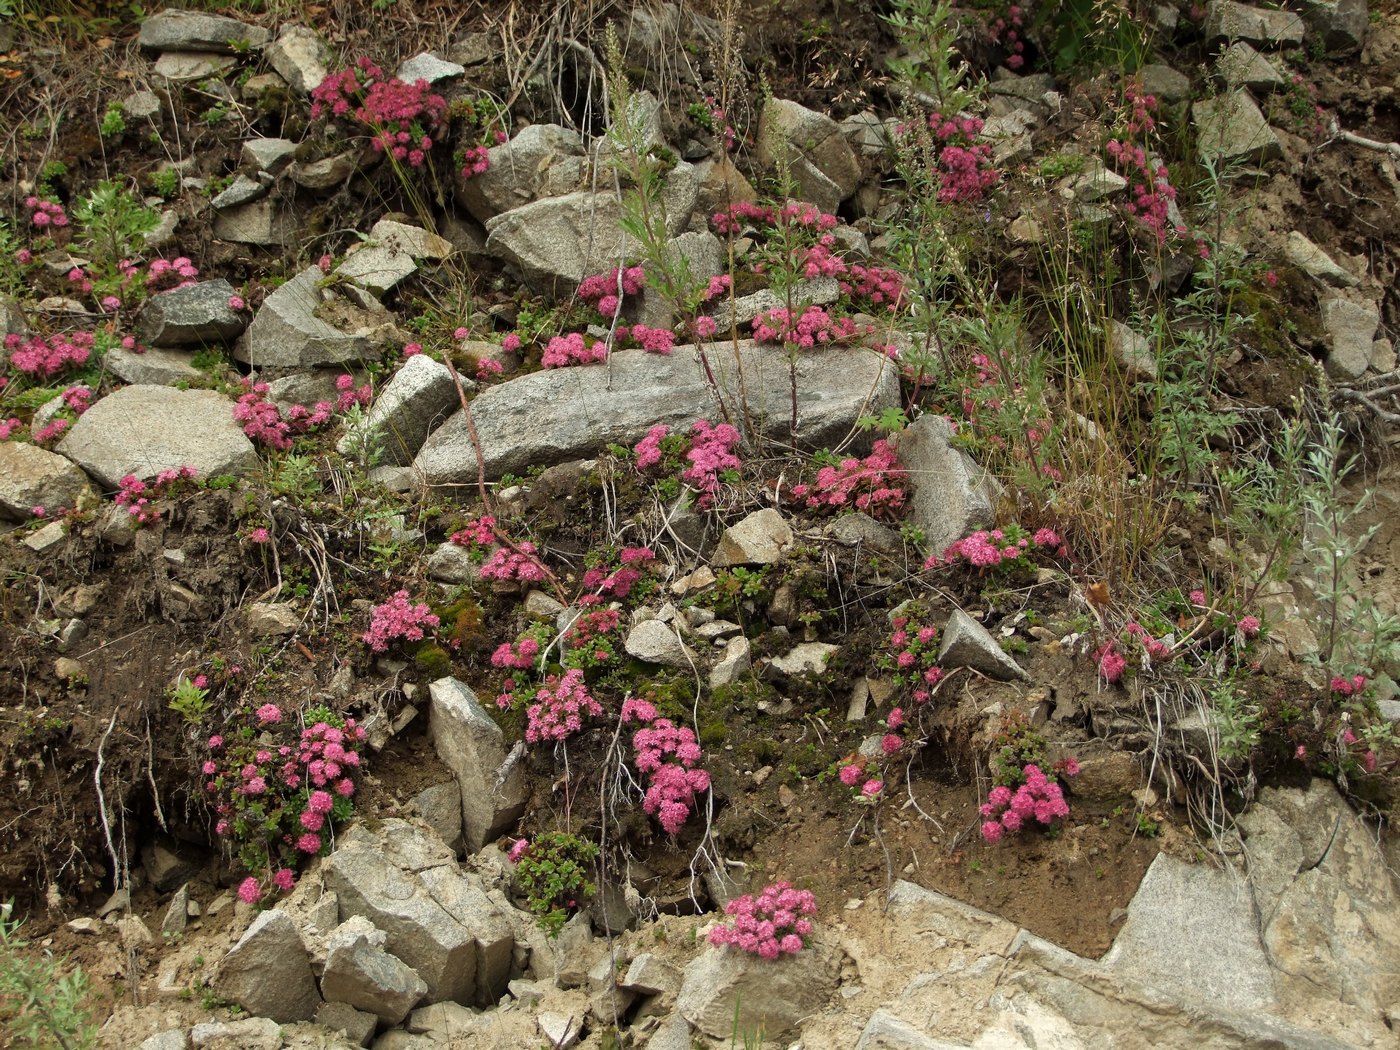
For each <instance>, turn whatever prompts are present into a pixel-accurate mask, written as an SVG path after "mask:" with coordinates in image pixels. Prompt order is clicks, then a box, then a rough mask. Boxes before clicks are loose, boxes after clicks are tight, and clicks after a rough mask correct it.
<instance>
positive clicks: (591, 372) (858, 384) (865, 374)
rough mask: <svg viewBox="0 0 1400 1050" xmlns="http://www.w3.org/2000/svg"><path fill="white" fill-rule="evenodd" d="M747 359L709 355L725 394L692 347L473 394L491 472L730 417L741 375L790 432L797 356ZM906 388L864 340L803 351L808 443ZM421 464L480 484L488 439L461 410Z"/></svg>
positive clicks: (801, 440) (765, 425) (801, 396)
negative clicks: (792, 364) (470, 426)
mask: <svg viewBox="0 0 1400 1050" xmlns="http://www.w3.org/2000/svg"><path fill="white" fill-rule="evenodd" d="M254 323H255V324H256V322H254ZM735 358H736V354H735V353H734V352H733V350H731V349H730V348H729V347H726V348H725V349H724V350H723V352H722V353H720V352H713V351H712V352H710V353H709V354H708V355H707V360H708V364H709V367H710V369H711V371H712V373H713V374H714V376H715V381H716V385H717V386H718V391H719V396H718V398H717V397H716V391H715V389H714V388H712V387H711V386H710V384H709V383H708V381H707V380H706V378H705V374H704V370H703V368H702V366H701V361H700V355H699V351H698V350H697V349H696V348H695V347H688V346H683V347H677V348H676V349H675V351H673V352H672V353H671V355H670V356H669V357H660V356H657V355H656V354H648V353H645V352H644V351H641V350H625V351H622V352H620V353H616V354H614V355H613V356H612V360H611V362H610V364H609V366H608V367H607V368H599V367H576V368H562V369H551V370H546V371H541V372H535V373H532V374H530V375H526V376H521V377H519V378H517V379H513V380H511V381H510V382H508V383H502V384H500V385H498V386H493V387H491V388H490V389H488V390H486V391H485V392H484V393H482V394H481V395H479V396H478V397H477V398H476V400H475V401H473V402H472V418H473V420H474V422H475V424H476V432H477V436H478V438H479V439H480V441H481V450H482V453H483V455H484V457H485V463H484V469H485V473H486V477H487V478H498V477H500V476H501V475H502V474H506V473H515V474H524V473H525V471H526V470H527V469H528V468H529V467H530V466H532V465H539V466H544V465H550V464H553V463H558V462H562V461H564V460H568V459H581V458H585V457H587V456H588V455H589V454H591V453H593V452H596V451H597V450H598V449H600V448H602V447H603V446H605V445H607V444H608V443H610V442H616V443H617V444H627V445H631V444H634V443H636V442H637V441H640V440H641V439H642V437H643V436H645V434H646V432H647V431H648V430H649V429H650V428H651V427H652V426H653V425H654V424H656V423H666V424H668V425H670V426H671V427H673V428H684V427H689V426H690V424H691V423H692V422H694V421H695V420H696V419H710V420H722V419H723V418H724V416H725V411H724V409H722V408H721V404H722V405H724V406H725V408H727V409H728V411H729V414H730V415H731V416H732V417H733V418H742V416H743V414H742V412H741V410H740V407H739V397H738V392H739V380H740V375H741V374H742V378H743V382H744V388H745V392H746V395H747V402H748V409H749V417H750V418H751V419H753V420H754V422H755V425H756V426H757V427H759V428H762V429H766V430H769V431H772V432H775V433H781V434H782V435H783V436H784V437H786V436H787V431H788V427H789V419H790V416H791V412H792V406H791V401H790V386H789V383H790V376H789V371H788V368H789V363H788V357H787V355H786V354H784V353H783V352H782V351H780V350H777V349H774V348H773V347H768V346H760V345H759V344H757V343H753V342H750V341H742V342H740V343H739V346H738V353H737V358H738V360H737V362H736V360H735ZM898 391H899V384H898V378H897V374H896V371H895V368H894V366H893V364H892V363H891V362H890V361H889V360H888V359H887V358H885V357H884V356H883V355H881V354H878V353H874V352H871V351H867V350H863V349H860V348H857V347H832V348H825V349H822V350H815V351H812V352H803V353H802V354H800V355H799V356H798V358H797V398H798V405H797V408H798V430H797V444H798V445H800V446H801V447H804V448H820V447H822V446H825V445H830V444H832V443H833V442H835V441H839V440H840V439H841V438H843V437H844V436H845V435H846V433H847V432H848V431H849V430H850V428H851V426H852V425H853V424H854V423H855V421H856V419H858V418H859V417H860V416H862V415H866V414H868V413H869V414H875V415H879V414H880V412H882V411H883V410H884V409H885V408H887V407H890V406H892V405H894V404H896V403H897V400H898ZM413 467H414V471H415V473H416V474H417V476H418V479H419V482H420V484H423V485H428V486H438V485H453V484H475V482H476V477H477V453H476V448H475V445H474V444H473V442H472V440H471V436H470V434H469V432H468V430H467V427H466V423H465V421H464V420H463V417H462V414H461V413H460V412H457V413H455V414H454V415H453V416H452V417H451V418H450V419H449V420H448V421H447V422H446V423H445V424H444V425H443V426H441V427H440V428H438V430H436V431H435V432H434V433H433V434H432V435H431V436H430V437H429V438H428V440H427V441H426V442H424V445H423V449H422V451H421V452H419V454H418V456H417V458H416V459H415V460H414V463H413Z"/></svg>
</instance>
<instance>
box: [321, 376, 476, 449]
mask: <svg viewBox="0 0 1400 1050" xmlns="http://www.w3.org/2000/svg"><path fill="white" fill-rule="evenodd" d="M463 386H464V387H466V388H468V389H470V388H471V387H472V386H474V384H472V383H471V381H470V380H465V379H464V380H463ZM457 404H458V398H457V388H456V386H454V385H453V382H452V374H451V373H450V372H448V370H447V367H446V366H445V365H443V364H440V363H439V362H437V361H434V360H433V359H432V358H431V357H429V356H427V355H426V354H418V355H416V356H414V357H410V358H409V359H408V360H407V361H406V362H404V365H403V367H402V368H400V369H399V370H398V372H396V373H395V374H394V378H393V379H391V380H390V381H389V384H388V385H387V386H386V387H385V388H384V390H383V391H382V392H381V393H380V394H379V396H378V397H377V398H376V399H375V401H374V404H373V405H372V406H370V409H369V411H368V412H367V413H366V414H365V416H364V421H363V423H362V424H361V426H360V428H359V429H358V430H353V431H352V430H347V432H346V434H345V436H344V437H342V438H341V439H340V442H339V444H338V445H337V446H336V447H337V448H338V449H339V450H340V452H341V453H342V454H348V453H349V452H350V451H351V450H352V449H353V448H355V447H356V446H357V445H360V444H362V443H363V442H365V441H368V442H369V443H370V445H371V446H372V447H375V448H377V449H378V451H379V459H378V460H377V463H378V464H379V465H380V466H407V465H408V464H410V463H412V462H413V457H414V456H416V455H417V454H418V450H419V449H420V448H422V447H423V442H424V441H425V440H426V439H427V437H428V434H429V432H431V431H432V429H433V428H434V427H436V426H438V425H440V424H441V423H442V421H443V420H445V419H446V418H447V417H448V416H449V415H450V414H451V412H452V410H453V409H454V408H455V407H456V406H457Z"/></svg>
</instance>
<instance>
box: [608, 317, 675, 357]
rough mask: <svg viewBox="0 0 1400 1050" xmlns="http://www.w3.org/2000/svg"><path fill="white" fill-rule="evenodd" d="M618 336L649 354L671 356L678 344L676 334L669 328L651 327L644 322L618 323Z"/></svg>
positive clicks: (619, 338)
mask: <svg viewBox="0 0 1400 1050" xmlns="http://www.w3.org/2000/svg"><path fill="white" fill-rule="evenodd" d="M617 338H618V340H619V341H621V340H626V341H629V342H632V343H634V344H636V345H637V346H638V347H640V348H641V349H643V350H645V351H646V352H647V353H649V354H660V355H661V356H662V357H669V356H670V355H671V351H672V350H673V349H674V348H675V345H676V336H675V333H674V332H672V331H671V330H670V329H669V328H650V327H648V326H647V325H644V324H634V325H630V326H629V325H625V324H624V325H618V327H617Z"/></svg>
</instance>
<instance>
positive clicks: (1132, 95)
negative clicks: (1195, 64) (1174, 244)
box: [1104, 84, 1186, 244]
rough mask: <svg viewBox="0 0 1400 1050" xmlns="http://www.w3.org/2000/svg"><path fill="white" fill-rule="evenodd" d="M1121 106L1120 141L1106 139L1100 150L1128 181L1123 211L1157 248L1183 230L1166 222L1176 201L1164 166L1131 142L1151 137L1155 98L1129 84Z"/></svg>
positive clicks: (1168, 221) (1155, 124)
mask: <svg viewBox="0 0 1400 1050" xmlns="http://www.w3.org/2000/svg"><path fill="white" fill-rule="evenodd" d="M1123 102H1124V106H1125V107H1126V109H1127V112H1126V113H1125V115H1124V118H1123V125H1122V128H1123V134H1122V137H1121V138H1113V139H1109V141H1108V142H1107V143H1106V144H1105V146H1104V150H1105V152H1107V153H1108V155H1109V157H1110V158H1111V160H1112V161H1113V165H1114V167H1116V168H1118V169H1119V171H1121V172H1123V173H1124V175H1125V177H1126V178H1127V180H1128V192H1129V194H1130V195H1131V197H1132V200H1131V201H1130V202H1129V203H1127V204H1125V205H1124V206H1123V209H1124V211H1126V212H1127V213H1128V214H1129V215H1133V216H1136V217H1137V218H1138V219H1139V220H1140V221H1141V222H1142V224H1143V225H1144V226H1146V227H1147V228H1148V229H1149V230H1151V231H1152V233H1153V235H1154V236H1155V237H1156V238H1157V243H1159V244H1161V243H1163V242H1165V241H1166V239H1167V234H1168V233H1169V232H1170V233H1175V234H1177V235H1178V236H1183V235H1185V233H1186V228H1185V227H1184V226H1176V227H1173V226H1172V225H1171V222H1170V220H1169V218H1168V214H1169V212H1170V210H1171V203H1172V201H1174V200H1176V188H1175V187H1174V186H1173V185H1172V184H1171V176H1170V174H1169V173H1168V171H1167V166H1166V165H1165V164H1162V163H1161V162H1157V163H1155V164H1154V163H1153V162H1152V161H1150V160H1149V158H1148V155H1147V150H1146V149H1145V148H1144V146H1142V145H1139V144H1138V143H1137V142H1136V141H1135V140H1136V139H1138V138H1141V140H1142V141H1143V142H1146V141H1148V139H1149V137H1153V136H1155V132H1156V128H1157V122H1156V120H1155V119H1154V117H1153V113H1154V112H1155V111H1156V109H1157V98H1156V96H1154V95H1148V94H1144V93H1142V92H1141V91H1139V90H1137V88H1135V87H1134V86H1133V85H1131V84H1129V85H1128V86H1127V87H1126V88H1125V89H1124V91H1123Z"/></svg>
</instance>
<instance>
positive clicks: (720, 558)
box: [713, 507, 793, 566]
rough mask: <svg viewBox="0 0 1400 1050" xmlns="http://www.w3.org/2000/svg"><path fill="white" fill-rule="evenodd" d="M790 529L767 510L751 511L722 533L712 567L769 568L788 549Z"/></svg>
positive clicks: (768, 508) (790, 541)
mask: <svg viewBox="0 0 1400 1050" xmlns="http://www.w3.org/2000/svg"><path fill="white" fill-rule="evenodd" d="M792 540H793V535H792V527H791V526H790V525H788V523H787V522H786V521H785V520H783V516H782V515H781V514H780V513H778V512H777V511H776V510H774V509H773V508H771V507H765V508H764V509H763V510H757V511H754V512H753V513H752V514H750V515H748V517H746V518H744V519H743V520H742V521H740V522H738V523H737V524H735V525H731V526H730V527H729V528H727V529H725V530H724V535H723V536H721V537H720V541H719V548H718V550H717V551H716V552H715V557H714V559H713V561H714V564H715V565H719V566H730V565H772V564H773V563H775V562H777V561H779V560H781V558H782V556H783V552H784V551H785V550H786V549H787V548H788V547H790V546H791V545H792Z"/></svg>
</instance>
